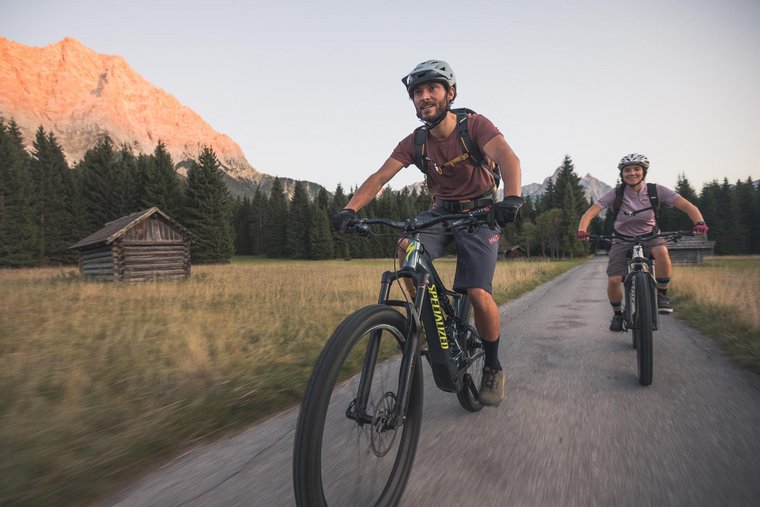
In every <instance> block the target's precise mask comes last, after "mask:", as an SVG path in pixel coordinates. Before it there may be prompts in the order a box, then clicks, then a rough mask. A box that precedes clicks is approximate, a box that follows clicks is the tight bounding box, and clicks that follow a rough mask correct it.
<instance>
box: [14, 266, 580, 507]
mask: <svg viewBox="0 0 760 507" xmlns="http://www.w3.org/2000/svg"><path fill="white" fill-rule="evenodd" d="M578 262H580V261H567V262H524V261H523V262H518V261H512V262H503V263H500V264H499V266H498V268H497V273H496V276H495V278H494V287H496V290H495V297H496V299H497V300H498V301H499V302H500V303H501V302H505V301H507V300H508V299H510V298H513V297H516V296H518V295H520V294H522V293H523V292H526V291H528V290H530V289H532V288H534V287H536V286H537V285H539V284H541V283H543V282H545V281H547V280H549V279H551V278H553V277H554V276H556V275H557V274H559V273H561V272H563V271H565V270H567V269H569V268H570V267H572V266H574V265H576V264H577V263H578ZM437 266H438V267H439V269H440V271H441V273H442V275H443V276H444V279H445V280H446V281H447V282H450V280H451V277H452V276H453V267H454V262H453V261H451V260H447V259H444V260H441V261H440V262H438V263H437ZM391 268H392V263H391V262H389V261H377V260H374V261H372V260H357V261H351V262H345V261H324V262H297V261H293V262H287V261H266V260H260V259H236V262H235V263H233V264H231V265H223V266H195V267H193V275H192V277H191V278H190V279H189V280H186V281H156V282H146V283H120V284H112V283H93V282H84V281H82V280H81V279H80V278H79V277H78V275H77V272H76V270H74V269H52V268H50V269H47V268H46V269H30V270H0V301H2V307H1V308H0V449H2V451H0V453H2V456H3V458H2V460H0V505H35V506H44V505H56V506H57V505H82V504H87V503H88V502H89V501H92V500H93V499H96V498H98V497H101V496H102V495H106V494H108V493H109V492H112V491H113V490H114V489H115V488H118V487H119V486H121V485H123V484H125V482H126V481H128V480H130V479H132V478H134V476H135V474H137V473H139V472H144V471H145V470H147V469H149V468H150V467H152V466H154V465H156V464H158V463H160V462H161V461H162V460H163V459H165V458H166V457H169V456H173V455H175V454H176V453H177V452H179V451H181V450H182V449H183V448H186V447H188V446H191V445H193V443H195V442H199V441H204V440H209V439H212V438H215V437H217V436H219V435H221V434H224V433H225V432H229V431H233V430H236V429H239V428H242V427H244V426H246V425H249V424H251V423H252V422H254V421H256V420H257V419H260V418H262V417H266V416H268V415H270V414H272V413H274V412H276V411H279V410H281V409H283V408H286V407H289V406H293V405H294V404H296V403H298V402H299V401H300V398H301V395H302V393H303V389H304V387H305V384H306V381H307V379H308V375H309V374H310V372H311V369H312V366H313V364H314V361H315V357H316V355H317V354H318V352H319V350H320V349H321V347H322V345H323V343H324V341H325V340H326V339H327V337H328V336H329V335H330V333H331V331H332V330H333V329H334V328H335V327H336V326H337V324H338V323H339V321H340V320H342V319H343V318H344V317H345V316H346V315H348V314H349V313H350V312H351V311H353V310H355V309H358V308H359V307H361V306H364V305H367V304H370V303H374V302H375V300H376V298H377V293H378V282H379V278H380V273H381V272H382V271H384V270H386V269H391ZM394 297H400V296H399V295H398V294H396V295H395V296H394Z"/></svg>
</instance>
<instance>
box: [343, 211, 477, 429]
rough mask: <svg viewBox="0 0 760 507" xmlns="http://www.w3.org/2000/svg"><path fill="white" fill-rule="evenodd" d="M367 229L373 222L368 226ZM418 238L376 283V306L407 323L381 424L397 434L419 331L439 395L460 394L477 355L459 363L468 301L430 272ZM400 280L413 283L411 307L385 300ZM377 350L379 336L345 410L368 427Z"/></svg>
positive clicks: (375, 336) (372, 339) (371, 342)
mask: <svg viewBox="0 0 760 507" xmlns="http://www.w3.org/2000/svg"><path fill="white" fill-rule="evenodd" d="M367 223H373V222H372V221H371V220H368V221H367ZM380 223H386V224H387V223H388V222H387V221H381V222H380ZM419 234H420V233H419V231H416V232H414V233H413V234H412V236H411V237H410V238H409V243H408V246H407V248H406V251H405V255H404V262H403V266H402V267H401V269H399V270H397V271H386V272H384V273H383V275H382V279H381V282H380V294H379V295H378V303H379V304H384V305H390V306H400V307H402V308H404V309H405V310H406V314H407V321H408V322H409V328H408V330H407V335H406V337H405V338H406V339H405V342H404V348H403V351H402V359H401V368H400V372H399V384H398V392H397V393H396V399H397V403H396V405H395V411H394V412H395V413H394V415H393V417H392V418H390V419H389V420H388V421H387V422H386V423H385V425H386V427H387V428H388V429H392V428H396V427H397V426H398V425H399V424H401V423H402V422H403V419H404V414H405V413H406V409H407V404H408V400H409V394H410V390H411V385H412V383H411V378H412V373H413V365H414V360H415V355H416V354H419V353H420V343H419V341H420V334H419V331H420V329H421V328H424V330H425V336H426V338H427V340H426V342H427V346H428V349H427V351H426V354H425V355H426V356H427V358H428V361H429V363H430V366H431V370H432V372H433V378H434V380H435V383H436V385H437V386H438V388H439V389H441V390H443V391H446V392H455V393H456V392H460V391H461V390H462V388H463V372H464V371H465V370H466V367H467V366H469V364H470V363H471V362H472V361H473V360H474V359H477V357H479V355H476V356H474V357H473V358H469V359H465V358H464V357H463V356H464V354H463V347H464V345H465V344H463V343H459V341H458V340H459V336H460V335H461V334H462V333H461V331H462V330H463V329H466V328H467V327H468V326H469V322H462V319H466V317H467V316H466V315H462V314H461V313H463V312H462V310H463V309H464V308H467V306H468V305H467V304H466V303H467V302H468V300H467V295H466V294H461V293H458V292H454V291H450V290H448V289H447V288H446V287H445V285H444V283H443V281H442V280H441V277H440V276H439V275H438V272H437V271H436V270H435V268H434V267H433V263H432V260H431V259H430V256H429V255H428V254H427V252H426V251H425V249H424V247H423V245H422V242H421V241H420V240H419ZM401 278H409V279H411V280H412V281H413V283H414V287H415V289H416V294H415V299H414V303H410V302H409V301H401V300H392V299H389V295H390V288H391V285H392V284H393V282H395V281H397V280H399V279H401ZM379 346H380V343H379V332H375V333H373V334H372V335H371V336H370V340H369V345H368V347H367V352H366V354H365V358H364V367H363V368H362V376H361V378H360V380H359V387H358V389H357V391H358V392H357V397H356V402H355V404H353V405H352V406H351V407H349V410H348V412H347V414H346V415H347V416H348V417H350V418H352V419H354V420H356V421H358V422H360V423H363V422H364V423H371V422H372V420H371V418H370V417H369V416H367V415H366V408H367V400H368V398H369V392H370V388H371V385H370V382H369V380H368V379H371V378H372V375H373V365H374V364H375V361H376V359H377V352H378V349H379Z"/></svg>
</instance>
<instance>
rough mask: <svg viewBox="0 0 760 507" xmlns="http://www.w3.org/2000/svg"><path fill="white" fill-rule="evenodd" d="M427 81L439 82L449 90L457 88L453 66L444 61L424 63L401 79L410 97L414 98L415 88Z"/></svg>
mask: <svg viewBox="0 0 760 507" xmlns="http://www.w3.org/2000/svg"><path fill="white" fill-rule="evenodd" d="M427 81H436V82H439V83H441V84H443V85H444V86H445V87H446V89H447V90H448V89H449V88H451V87H452V86H453V87H456V85H457V80H456V77H454V71H453V70H452V69H451V66H450V65H449V64H448V63H446V62H444V61H443V60H428V61H426V62H422V63H421V64H419V65H417V66H416V67H415V68H414V69H413V70H412V71H411V72H410V73H409V74H408V75H406V76H404V77H403V78H401V82H402V83H404V85H405V86H406V91H407V92H408V93H409V97H411V96H412V90H414V87H415V86H417V85H418V84H420V83H425V82H427ZM455 93H456V91H455ZM455 97H456V95H455Z"/></svg>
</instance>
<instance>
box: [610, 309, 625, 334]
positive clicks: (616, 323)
mask: <svg viewBox="0 0 760 507" xmlns="http://www.w3.org/2000/svg"><path fill="white" fill-rule="evenodd" d="M610 331H615V332H616V333H620V332H622V331H623V314H622V313H616V314H615V315H613V316H612V321H610Z"/></svg>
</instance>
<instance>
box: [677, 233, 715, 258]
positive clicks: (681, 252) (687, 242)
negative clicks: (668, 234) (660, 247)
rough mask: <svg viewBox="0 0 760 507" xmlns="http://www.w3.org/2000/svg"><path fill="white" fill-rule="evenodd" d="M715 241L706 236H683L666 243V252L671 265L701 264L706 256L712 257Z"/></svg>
mask: <svg viewBox="0 0 760 507" xmlns="http://www.w3.org/2000/svg"><path fill="white" fill-rule="evenodd" d="M714 248H715V241H708V240H707V237H706V236H684V237H682V238H679V240H678V241H675V242H673V243H668V252H670V260H671V262H672V263H673V264H702V261H703V260H704V258H705V257H706V256H709V255H713V250H714Z"/></svg>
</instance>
